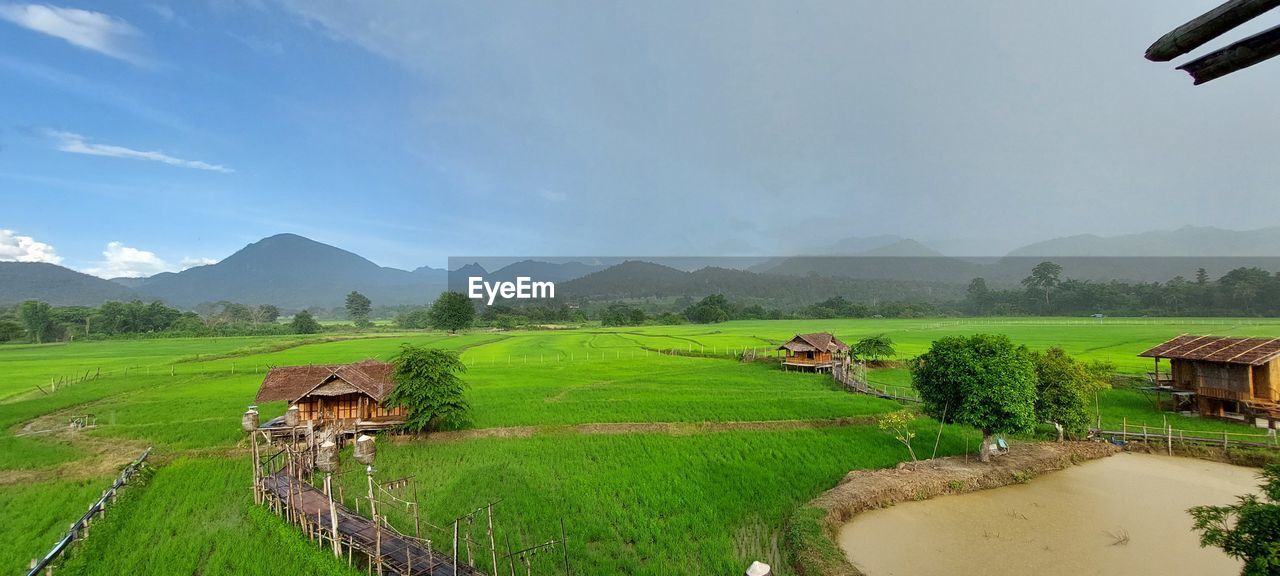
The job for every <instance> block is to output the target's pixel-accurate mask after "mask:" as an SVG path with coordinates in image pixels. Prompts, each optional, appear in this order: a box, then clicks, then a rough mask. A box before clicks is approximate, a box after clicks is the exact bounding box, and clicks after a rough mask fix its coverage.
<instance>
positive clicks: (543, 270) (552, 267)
mask: <svg viewBox="0 0 1280 576" xmlns="http://www.w3.org/2000/svg"><path fill="white" fill-rule="evenodd" d="M605 268H607V266H604V265H600V264H583V263H582V262H576V261H574V262H562V263H554V262H542V261H540V260H521V261H519V262H515V263H512V264H508V265H506V266H503V267H502V268H499V269H497V270H494V271H493V272H492V273H490V274H488V277H489V279H490V281H493V280H502V281H511V280H515V279H516V278H517V277H520V276H527V277H529V278H532V279H534V280H538V281H550V282H564V281H566V280H573V279H574V278H581V277H583V276H586V275H587V274H591V273H592V272H599V271H601V270H604V269H605Z"/></svg>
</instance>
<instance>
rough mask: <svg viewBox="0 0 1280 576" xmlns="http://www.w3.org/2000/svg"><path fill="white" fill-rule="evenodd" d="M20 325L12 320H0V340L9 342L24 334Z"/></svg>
mask: <svg viewBox="0 0 1280 576" xmlns="http://www.w3.org/2000/svg"><path fill="white" fill-rule="evenodd" d="M24 332H25V331H24V330H23V329H22V325H21V324H19V323H17V322H14V321H12V320H0V342H11V341H13V340H17V339H19V338H21V337H22V335H23V334H24Z"/></svg>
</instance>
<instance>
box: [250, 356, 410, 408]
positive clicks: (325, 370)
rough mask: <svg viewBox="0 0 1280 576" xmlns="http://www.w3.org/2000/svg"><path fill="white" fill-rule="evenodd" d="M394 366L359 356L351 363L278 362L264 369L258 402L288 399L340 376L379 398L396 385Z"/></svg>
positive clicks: (381, 398)
mask: <svg viewBox="0 0 1280 576" xmlns="http://www.w3.org/2000/svg"><path fill="white" fill-rule="evenodd" d="M394 371H395V368H394V367H393V366H392V365H390V364H388V363H386V362H380V361H378V360H373V359H369V360H362V361H360V362H356V363H353V364H312V365H307V366H278V367H274V368H271V370H269V371H267V377H266V378H263V380H262V386H261V387H259V388H258V396H257V397H256V398H255V400H256V401H257V402H272V401H277V400H287V401H289V402H293V401H295V400H297V399H299V398H301V397H303V396H306V395H307V393H309V392H311V391H312V390H314V389H315V388H316V387H317V386H320V385H321V384H324V383H325V382H328V381H330V380H332V379H334V378H339V379H341V380H342V381H344V382H347V383H348V384H351V385H352V386H353V387H355V388H356V389H358V390H360V391H361V392H364V393H366V394H368V395H369V396H370V397H372V398H373V399H374V400H376V401H378V402H381V401H382V400H383V399H385V398H386V397H387V394H390V393H391V391H392V390H393V389H395V387H396V383H395V379H394V378H393V377H392V374H393V372H394Z"/></svg>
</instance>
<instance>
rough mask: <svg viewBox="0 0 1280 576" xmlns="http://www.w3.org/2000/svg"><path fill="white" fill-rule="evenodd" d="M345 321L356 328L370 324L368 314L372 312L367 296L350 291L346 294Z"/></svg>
mask: <svg viewBox="0 0 1280 576" xmlns="http://www.w3.org/2000/svg"><path fill="white" fill-rule="evenodd" d="M346 305H347V319H349V320H351V321H352V322H355V324H356V326H359V327H361V328H364V327H365V326H368V325H369V324H370V322H369V313H370V312H372V311H373V302H372V301H370V300H369V297H368V296H365V295H364V294H361V293H359V292H356V291H355V290H352V291H351V293H350V294H347V303H346Z"/></svg>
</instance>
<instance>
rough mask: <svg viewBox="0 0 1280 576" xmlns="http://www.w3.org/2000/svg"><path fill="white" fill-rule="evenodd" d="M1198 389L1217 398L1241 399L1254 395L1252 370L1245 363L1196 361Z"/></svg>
mask: <svg viewBox="0 0 1280 576" xmlns="http://www.w3.org/2000/svg"><path fill="white" fill-rule="evenodd" d="M1192 366H1193V367H1194V370H1195V379H1196V380H1195V381H1196V389H1197V390H1198V391H1199V393H1200V394H1204V395H1209V396H1213V397H1215V398H1227V399H1241V398H1249V397H1251V396H1252V395H1253V386H1252V385H1251V378H1250V377H1251V376H1252V371H1251V370H1250V367H1249V366H1247V365H1243V364H1224V363H1221V362H1195V363H1193V364H1192Z"/></svg>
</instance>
